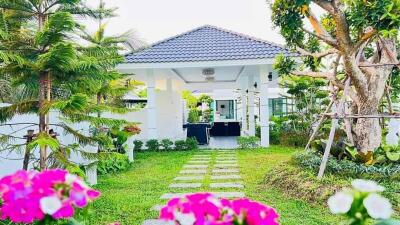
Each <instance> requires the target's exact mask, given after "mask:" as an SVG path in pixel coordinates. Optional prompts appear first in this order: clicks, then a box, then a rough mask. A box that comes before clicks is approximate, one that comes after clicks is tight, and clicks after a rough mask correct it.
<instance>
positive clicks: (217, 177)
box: [211, 174, 242, 180]
mask: <svg viewBox="0 0 400 225" xmlns="http://www.w3.org/2000/svg"><path fill="white" fill-rule="evenodd" d="M211 179H212V180H230V179H242V177H241V176H240V175H239V174H229V175H213V176H211Z"/></svg>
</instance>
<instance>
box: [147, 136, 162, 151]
mask: <svg viewBox="0 0 400 225" xmlns="http://www.w3.org/2000/svg"><path fill="white" fill-rule="evenodd" d="M146 148H147V150H148V151H159V150H160V143H158V140H157V139H150V140H148V141H147V142H146Z"/></svg>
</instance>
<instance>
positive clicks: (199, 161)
mask: <svg viewBox="0 0 400 225" xmlns="http://www.w3.org/2000/svg"><path fill="white" fill-rule="evenodd" d="M209 162H210V161H204V160H198V161H196V160H193V161H189V162H188V163H190V164H207V163H209Z"/></svg>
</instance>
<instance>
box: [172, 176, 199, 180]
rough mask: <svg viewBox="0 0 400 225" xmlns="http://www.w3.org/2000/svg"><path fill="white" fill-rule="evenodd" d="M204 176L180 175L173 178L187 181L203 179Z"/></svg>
mask: <svg viewBox="0 0 400 225" xmlns="http://www.w3.org/2000/svg"><path fill="white" fill-rule="evenodd" d="M203 179H204V176H182V177H176V178H175V179H174V180H181V181H189V180H203Z"/></svg>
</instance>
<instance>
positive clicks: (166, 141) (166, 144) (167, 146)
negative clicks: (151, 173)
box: [160, 139, 174, 151]
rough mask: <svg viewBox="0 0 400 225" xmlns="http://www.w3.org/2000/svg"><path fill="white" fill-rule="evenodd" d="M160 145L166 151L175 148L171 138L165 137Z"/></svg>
mask: <svg viewBox="0 0 400 225" xmlns="http://www.w3.org/2000/svg"><path fill="white" fill-rule="evenodd" d="M160 145H161V147H162V149H163V150H164V151H170V150H172V149H173V145H174V142H172V141H171V140H169V139H163V140H161V143H160Z"/></svg>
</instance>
